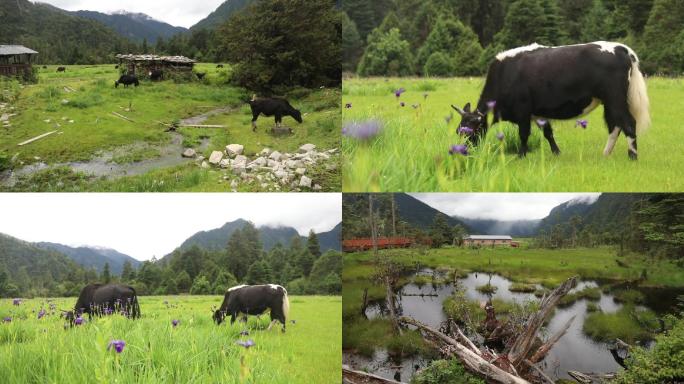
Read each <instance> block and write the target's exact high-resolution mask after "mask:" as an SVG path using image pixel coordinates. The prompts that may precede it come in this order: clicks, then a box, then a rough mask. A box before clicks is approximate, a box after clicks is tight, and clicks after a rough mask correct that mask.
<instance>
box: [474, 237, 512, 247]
mask: <svg viewBox="0 0 684 384" xmlns="http://www.w3.org/2000/svg"><path fill="white" fill-rule="evenodd" d="M512 242H513V238H512V237H510V236H508V235H469V236H467V237H466V238H464V239H463V245H464V246H466V247H486V246H490V247H493V246H497V245H509V246H510V245H511V243H512Z"/></svg>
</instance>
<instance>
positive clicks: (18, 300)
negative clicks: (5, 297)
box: [12, 299, 21, 305]
mask: <svg viewBox="0 0 684 384" xmlns="http://www.w3.org/2000/svg"><path fill="white" fill-rule="evenodd" d="M12 304H13V305H20V304H21V299H14V300H12Z"/></svg>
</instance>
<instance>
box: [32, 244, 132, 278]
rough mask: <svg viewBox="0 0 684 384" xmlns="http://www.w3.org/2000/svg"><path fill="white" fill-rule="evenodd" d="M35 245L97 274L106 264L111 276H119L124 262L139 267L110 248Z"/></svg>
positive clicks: (130, 259)
mask: <svg viewBox="0 0 684 384" xmlns="http://www.w3.org/2000/svg"><path fill="white" fill-rule="evenodd" d="M35 245H36V246H38V247H40V248H43V249H50V250H54V251H57V252H59V253H61V254H64V255H66V256H67V257H69V258H70V259H72V260H73V261H75V262H76V263H78V264H79V265H81V266H83V267H85V268H95V269H96V270H97V272H98V273H101V272H102V270H103V269H104V266H105V264H106V263H109V270H110V272H111V273H112V274H113V275H121V271H122V270H123V265H124V263H125V262H126V261H128V262H130V263H131V265H132V266H133V268H137V267H138V265H140V261H138V260H136V259H134V258H132V257H131V256H128V255H126V254H123V253H121V252H118V251H116V250H114V249H110V248H100V247H70V246H67V245H63V244H57V243H49V242H39V243H35Z"/></svg>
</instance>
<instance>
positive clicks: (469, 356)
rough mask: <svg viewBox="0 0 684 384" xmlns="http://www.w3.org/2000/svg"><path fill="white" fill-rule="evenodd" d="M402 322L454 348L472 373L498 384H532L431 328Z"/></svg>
mask: <svg viewBox="0 0 684 384" xmlns="http://www.w3.org/2000/svg"><path fill="white" fill-rule="evenodd" d="M399 321H400V322H402V323H406V324H410V325H413V326H416V327H418V328H420V329H422V330H423V331H426V332H428V333H430V334H432V335H434V336H436V337H437V338H439V339H440V340H442V341H443V342H445V343H447V344H449V345H451V346H453V347H454V348H453V351H454V354H455V355H456V356H457V357H458V358H459V360H460V361H461V362H462V363H463V364H464V365H465V366H466V367H467V368H468V369H469V370H470V371H471V372H474V373H476V374H478V375H481V376H482V377H485V378H487V379H488V380H492V381H495V382H497V383H504V384H530V382H529V381H527V380H525V379H523V378H521V377H518V376H515V375H514V374H512V373H509V372H506V371H504V370H503V369H501V368H499V367H497V366H496V365H494V364H492V363H490V362H489V361H487V360H486V359H485V358H484V357H483V356H482V355H481V353H479V354H478V353H477V352H476V351H473V350H471V349H470V348H468V347H466V346H464V345H463V344H461V343H459V342H458V341H457V340H455V339H453V338H451V337H449V336H447V335H445V334H443V333H441V332H439V331H437V330H435V329H432V328H430V327H429V326H427V325H425V324H423V323H421V322H419V321H417V320H414V319H412V318H410V317H402V318H400V319H399Z"/></svg>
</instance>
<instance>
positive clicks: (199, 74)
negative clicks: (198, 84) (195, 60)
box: [195, 72, 207, 80]
mask: <svg viewBox="0 0 684 384" xmlns="http://www.w3.org/2000/svg"><path fill="white" fill-rule="evenodd" d="M195 75H197V78H198V79H200V80H204V76H206V75H207V74H206V73H200V72H198V73H196V74H195Z"/></svg>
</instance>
